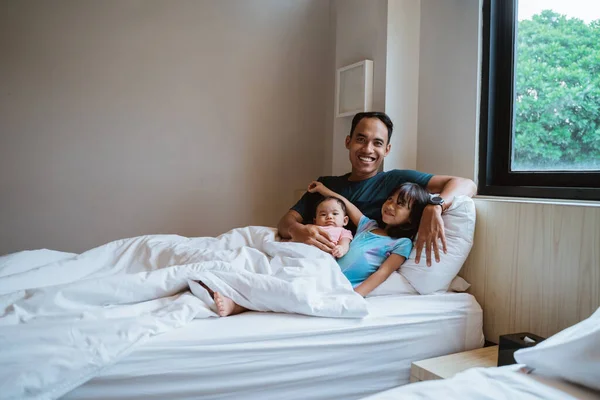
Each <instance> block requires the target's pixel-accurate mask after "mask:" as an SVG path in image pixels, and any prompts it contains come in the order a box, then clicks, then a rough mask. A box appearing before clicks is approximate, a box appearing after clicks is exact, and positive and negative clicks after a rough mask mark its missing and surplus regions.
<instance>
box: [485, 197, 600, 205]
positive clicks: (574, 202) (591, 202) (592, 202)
mask: <svg viewBox="0 0 600 400" xmlns="http://www.w3.org/2000/svg"><path fill="white" fill-rule="evenodd" d="M473 198H474V199H475V200H483V201H493V202H501V203H529V204H551V205H555V206H575V207H599V208H600V201H596V200H564V199H541V198H540V199H538V198H528V197H502V196H484V195H476V196H475V197H473Z"/></svg>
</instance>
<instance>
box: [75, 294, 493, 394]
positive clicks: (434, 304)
mask: <svg viewBox="0 0 600 400" xmlns="http://www.w3.org/2000/svg"><path fill="white" fill-rule="evenodd" d="M367 303H368V306H369V315H368V316H366V317H365V318H362V319H347V318H346V319H341V318H315V317H308V316H304V315H298V314H281V313H257V312H248V313H244V314H241V315H236V316H234V317H232V318H210V319H201V320H200V319H197V320H194V321H192V322H191V323H189V324H188V325H186V326H185V327H183V328H181V329H177V330H175V331H172V332H169V333H166V334H164V335H160V336H156V337H153V338H151V339H150V340H148V341H147V342H146V343H144V345H142V346H139V347H137V348H136V349H135V350H134V351H133V352H131V353H130V354H129V355H127V357H124V358H123V359H121V360H120V361H119V362H118V363H116V364H115V365H112V366H110V367H109V368H106V369H105V370H104V371H102V372H101V373H100V374H99V375H98V376H96V377H94V378H93V379H91V380H90V381H88V382H86V383H85V384H84V385H81V386H80V387H78V388H76V389H74V390H73V391H71V392H69V393H68V394H67V395H66V396H65V399H69V400H146V399H169V400H196V399H220V400H239V399H243V400H280V399H285V400H339V399H344V400H354V399H359V398H361V397H364V396H365V395H366V394H367V393H369V394H370V393H376V392H380V391H382V390H386V389H390V388H393V387H396V386H398V385H404V384H407V383H408V382H409V377H410V365H411V363H412V362H413V361H416V360H423V359H427V358H431V357H436V356H441V355H444V354H450V353H457V352H461V351H466V350H471V349H474V348H478V347H481V346H482V345H483V332H482V321H483V319H482V310H481V307H480V306H479V304H478V303H477V301H476V300H475V298H474V297H473V296H471V295H469V294H467V293H444V294H435V295H405V296H381V297H372V298H368V299H367Z"/></svg>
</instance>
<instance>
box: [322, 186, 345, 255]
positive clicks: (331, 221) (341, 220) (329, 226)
mask: <svg viewBox="0 0 600 400" xmlns="http://www.w3.org/2000/svg"><path fill="white" fill-rule="evenodd" d="M314 224H315V225H317V226H319V227H320V228H321V230H323V231H325V232H326V233H327V234H328V235H329V240H331V241H332V242H333V243H335V245H336V246H335V247H334V248H333V250H332V251H331V255H333V256H334V257H335V258H341V257H343V256H344V255H345V254H346V253H347V252H348V249H349V248H350V241H351V240H352V232H350V231H349V230H348V229H345V228H344V226H346V225H347V224H348V215H347V212H346V205H345V204H344V202H343V201H342V200H340V199H338V198H336V197H325V198H323V200H321V201H320V202H319V203H318V204H317V210H316V212H315V219H314Z"/></svg>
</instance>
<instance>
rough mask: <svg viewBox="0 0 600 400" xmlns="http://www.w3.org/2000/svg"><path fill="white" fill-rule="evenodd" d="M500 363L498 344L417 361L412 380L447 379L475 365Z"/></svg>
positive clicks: (489, 365) (413, 364)
mask: <svg viewBox="0 0 600 400" xmlns="http://www.w3.org/2000/svg"><path fill="white" fill-rule="evenodd" d="M497 365H498V346H490V347H483V348H481V349H476V350H470V351H464V352H462V353H456V354H450V355H448V356H442V357H436V358H430V359H428V360H423V361H415V362H414V363H412V365H411V367H410V382H411V383H413V382H420V381H430V380H434V379H447V378H450V377H452V376H454V375H456V374H458V373H459V372H462V371H464V370H467V369H469V368H475V367H495V366H497Z"/></svg>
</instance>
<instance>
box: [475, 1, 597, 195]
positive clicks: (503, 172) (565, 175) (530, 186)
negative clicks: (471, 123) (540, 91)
mask: <svg viewBox="0 0 600 400" xmlns="http://www.w3.org/2000/svg"><path fill="white" fill-rule="evenodd" d="M517 1H518V0H483V9H482V18H483V21H482V22H483V23H482V48H481V50H482V55H481V103H480V108H481V109H480V126H479V175H478V178H479V190H478V191H479V194H481V195H492V196H508V197H541V198H554V199H575V200H600V171H576V172H574V171H568V172H556V171H551V172H546V171H533V172H532V171H510V163H511V159H512V132H513V123H514V107H513V103H514V92H515V90H514V80H513V76H514V65H515V64H514V60H515V51H516V49H515V39H516V28H517V18H516V13H517Z"/></svg>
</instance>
